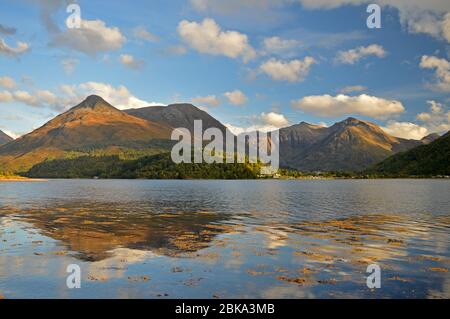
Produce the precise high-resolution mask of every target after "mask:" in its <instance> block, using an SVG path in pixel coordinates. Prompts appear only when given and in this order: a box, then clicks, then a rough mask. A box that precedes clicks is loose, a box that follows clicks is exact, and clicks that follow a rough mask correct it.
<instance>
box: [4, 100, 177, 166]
mask: <svg viewBox="0 0 450 319" xmlns="http://www.w3.org/2000/svg"><path fill="white" fill-rule="evenodd" d="M171 132H172V129H171V127H170V126H168V125H166V124H164V123H156V122H152V121H148V120H144V119H141V118H138V117H135V116H132V115H129V114H127V113H125V112H122V111H120V110H118V109H116V108H115V107H113V106H112V105H111V104H109V103H108V102H106V101H105V100H103V99H102V98H101V97H99V96H94V95H93V96H89V97H88V98H87V99H86V100H84V101H83V102H82V103H80V104H79V105H77V106H75V107H73V108H71V109H70V110H68V111H67V112H65V113H63V114H61V115H59V116H57V117H55V118H54V119H53V120H51V121H49V122H48V123H46V124H45V125H44V126H42V127H40V128H38V129H37V130H35V131H33V132H31V133H29V134H27V135H25V136H22V137H20V138H18V139H17V140H15V141H14V142H11V143H9V144H7V145H4V146H2V147H0V167H1V166H3V167H4V168H6V169H9V170H11V169H13V170H15V171H17V170H26V169H29V168H31V167H32V166H33V165H34V164H37V163H40V162H42V161H44V160H46V159H49V158H61V157H64V156H67V153H70V152H83V151H86V150H92V149H105V148H108V147H120V146H124V147H128V148H130V147H131V148H132V147H135V146H140V147H143V146H145V145H146V144H148V143H149V142H150V141H152V140H159V139H162V140H167V139H169V138H170V135H171Z"/></svg>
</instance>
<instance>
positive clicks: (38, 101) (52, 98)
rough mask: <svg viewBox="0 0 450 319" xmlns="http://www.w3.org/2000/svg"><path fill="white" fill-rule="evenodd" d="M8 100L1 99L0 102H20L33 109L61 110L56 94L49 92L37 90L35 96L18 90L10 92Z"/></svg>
mask: <svg viewBox="0 0 450 319" xmlns="http://www.w3.org/2000/svg"><path fill="white" fill-rule="evenodd" d="M8 95H9V97H8ZM7 98H8V99H7V101H2V99H0V102H19V103H23V104H25V105H29V106H33V107H49V108H52V109H59V108H60V105H59V103H60V100H59V99H58V98H57V96H56V95H55V94H53V93H52V92H50V91H47V90H36V91H35V92H33V94H31V93H30V92H28V91H23V90H17V91H14V92H12V93H10V92H8V93H7Z"/></svg>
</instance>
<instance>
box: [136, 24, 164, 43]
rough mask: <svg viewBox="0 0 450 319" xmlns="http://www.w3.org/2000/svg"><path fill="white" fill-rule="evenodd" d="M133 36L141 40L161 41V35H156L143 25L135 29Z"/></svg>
mask: <svg viewBox="0 0 450 319" xmlns="http://www.w3.org/2000/svg"><path fill="white" fill-rule="evenodd" d="M133 36H134V37H135V38H138V39H140V40H144V41H148V42H157V41H159V37H158V36H156V35H154V34H153V33H151V32H149V31H147V29H146V28H145V27H143V26H139V27H136V28H134V29H133Z"/></svg>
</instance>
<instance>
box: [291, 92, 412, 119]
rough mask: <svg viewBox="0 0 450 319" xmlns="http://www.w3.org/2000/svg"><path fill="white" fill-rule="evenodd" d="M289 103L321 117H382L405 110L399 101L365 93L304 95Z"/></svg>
mask: <svg viewBox="0 0 450 319" xmlns="http://www.w3.org/2000/svg"><path fill="white" fill-rule="evenodd" d="M291 103H292V107H293V108H296V109H299V110H302V111H303V112H305V113H310V114H314V115H317V116H322V117H339V116H343V115H351V114H356V115H363V116H370V117H373V118H377V119H384V118H387V117H389V116H392V115H397V114H400V113H403V112H404V111H405V108H404V107H403V105H402V103H401V102H400V101H395V100H386V99H383V98H379V97H375V96H370V95H367V94H362V95H359V96H347V95H344V94H339V95H337V96H331V95H319V96H306V97H304V98H302V99H300V100H296V101H292V102H291Z"/></svg>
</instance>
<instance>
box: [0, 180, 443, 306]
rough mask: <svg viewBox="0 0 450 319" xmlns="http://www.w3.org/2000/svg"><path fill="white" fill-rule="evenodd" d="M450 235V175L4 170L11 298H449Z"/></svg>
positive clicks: (0, 289) (4, 241)
mask: <svg viewBox="0 0 450 319" xmlns="http://www.w3.org/2000/svg"><path fill="white" fill-rule="evenodd" d="M449 243H450V181H445V180H372V181H369V180H364V181H359V180H355V181H346V180H342V181H341V180H338V181H78V180H71V181H66V180H55V181H48V182H33V183H14V182H11V183H0V296H4V297H5V298H22V297H27V298H29V297H31V298H354V297H356V298H366V297H367V298H380V297H382V298H392V297H396V298H449V297H450V275H449V273H448V269H449V267H450V251H449ZM374 263H376V264H378V265H380V267H381V269H382V288H381V289H377V290H370V289H368V288H367V286H366V276H367V274H366V269H367V266H368V265H369V264H374ZM69 264H78V265H79V266H80V267H81V270H82V287H81V289H74V290H70V289H68V288H67V286H66V277H67V275H68V274H67V273H66V268H67V266H68V265H69Z"/></svg>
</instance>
